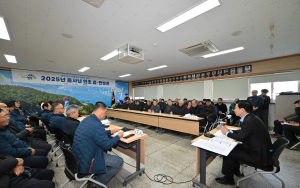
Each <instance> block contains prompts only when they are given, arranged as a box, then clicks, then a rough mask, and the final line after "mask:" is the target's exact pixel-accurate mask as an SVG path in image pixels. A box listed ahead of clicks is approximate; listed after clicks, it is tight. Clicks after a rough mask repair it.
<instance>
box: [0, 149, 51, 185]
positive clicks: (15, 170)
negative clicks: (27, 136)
mask: <svg viewBox="0 0 300 188" xmlns="http://www.w3.org/2000/svg"><path fill="white" fill-rule="evenodd" d="M23 164H24V160H23V159H21V158H14V157H11V156H9V155H4V154H1V153H0V182H1V185H0V187H3V188H8V187H12V188H18V187H20V188H23V187H34V188H54V187H55V184H54V183H53V182H52V179H53V176H54V172H53V170H49V169H35V168H28V167H24V166H23ZM25 170H26V171H25ZM28 173H30V174H31V176H30V177H28Z"/></svg>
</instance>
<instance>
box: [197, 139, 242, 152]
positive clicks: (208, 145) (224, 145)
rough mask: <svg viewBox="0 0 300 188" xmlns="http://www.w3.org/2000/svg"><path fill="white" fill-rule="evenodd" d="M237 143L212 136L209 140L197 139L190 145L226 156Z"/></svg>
mask: <svg viewBox="0 0 300 188" xmlns="http://www.w3.org/2000/svg"><path fill="white" fill-rule="evenodd" d="M237 144H238V143H237V142H227V141H220V140H219V138H218V139H214V138H212V139H210V140H204V139H199V140H197V141H196V142H194V143H193V144H192V145H193V146H196V147H199V148H202V149H205V150H208V151H211V152H214V153H217V154H221V155H223V156H228V154H229V153H230V152H231V151H232V150H233V149H234V148H235V146H236V145H237Z"/></svg>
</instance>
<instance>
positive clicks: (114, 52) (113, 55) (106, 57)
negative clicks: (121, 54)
mask: <svg viewBox="0 0 300 188" xmlns="http://www.w3.org/2000/svg"><path fill="white" fill-rule="evenodd" d="M116 55H118V50H115V51H113V52H111V53H109V54H107V55H106V56H104V57H102V58H100V59H101V60H104V61H106V60H108V59H110V58H112V57H115V56H116Z"/></svg>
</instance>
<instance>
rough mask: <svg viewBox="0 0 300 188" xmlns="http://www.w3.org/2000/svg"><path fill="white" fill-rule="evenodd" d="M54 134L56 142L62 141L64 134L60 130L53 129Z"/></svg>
mask: <svg viewBox="0 0 300 188" xmlns="http://www.w3.org/2000/svg"><path fill="white" fill-rule="evenodd" d="M54 134H55V138H56V140H58V141H61V142H62V141H64V136H65V135H64V132H63V131H62V130H61V129H60V128H55V129H54Z"/></svg>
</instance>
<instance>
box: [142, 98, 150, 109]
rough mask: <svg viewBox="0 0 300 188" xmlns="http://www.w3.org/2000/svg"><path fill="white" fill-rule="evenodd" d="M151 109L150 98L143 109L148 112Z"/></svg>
mask: <svg viewBox="0 0 300 188" xmlns="http://www.w3.org/2000/svg"><path fill="white" fill-rule="evenodd" d="M149 109H151V102H150V100H148V101H147V103H146V104H145V105H144V108H143V111H145V112H148V110H149Z"/></svg>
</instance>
